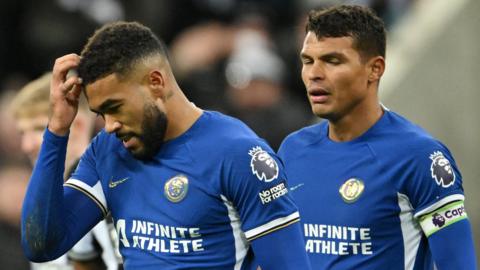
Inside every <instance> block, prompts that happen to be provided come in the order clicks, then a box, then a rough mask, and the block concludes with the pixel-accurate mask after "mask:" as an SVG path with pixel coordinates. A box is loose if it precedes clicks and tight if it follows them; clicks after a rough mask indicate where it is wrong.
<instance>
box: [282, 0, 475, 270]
mask: <svg viewBox="0 0 480 270" xmlns="http://www.w3.org/2000/svg"><path fill="white" fill-rule="evenodd" d="M385 44H386V38H385V29H384V24H383V22H382V21H381V20H380V19H379V18H378V17H377V16H376V15H374V14H373V12H372V11H371V10H370V9H368V8H365V7H360V6H348V5H342V6H336V7H331V8H328V9H324V10H315V11H312V12H311V13H310V14H309V17H308V22H307V25H306V36H305V39H304V43H303V48H302V51H301V55H300V57H301V61H302V63H303V68H302V73H301V74H302V79H303V82H304V84H305V87H306V90H307V96H308V99H309V101H310V105H311V108H312V111H313V113H314V114H315V115H316V116H318V117H320V118H323V119H325V120H327V121H323V122H320V123H319V124H315V125H312V126H309V127H306V128H303V129H301V130H299V131H297V132H294V133H293V134H291V135H289V136H288V137H287V138H286V139H285V140H284V142H283V143H282V146H281V147H280V150H279V156H280V157H281V159H282V160H283V162H284V164H285V172H286V174H287V178H288V179H289V185H290V187H291V190H292V191H293V192H292V196H293V197H294V199H295V201H296V203H297V205H298V207H299V210H300V214H301V215H302V226H303V230H304V236H305V238H306V246H305V247H306V251H307V253H308V254H309V258H310V260H311V264H312V268H313V269H329V270H335V269H391V270H400V269H402V270H404V269H429V270H430V269H434V265H436V268H437V269H440V270H442V269H452V270H453V269H464V270H465V269H476V265H475V264H476V262H475V261H476V260H475V254H474V245H473V240H472V232H471V228H470V223H469V220H468V218H467V213H466V211H465V208H464V195H463V188H462V178H461V175H460V172H459V171H458V168H457V166H456V164H455V161H454V160H453V158H452V155H451V153H450V152H449V150H448V149H447V148H446V147H445V146H444V145H443V144H442V143H441V142H439V141H438V140H436V139H435V138H433V137H432V136H431V135H429V134H428V133H426V132H425V131H424V130H422V129H421V128H420V127H418V126H416V125H414V124H412V123H411V122H409V121H408V120H406V119H405V118H403V117H402V116H400V115H398V114H396V113H394V112H392V111H389V110H388V109H386V108H385V107H383V106H382V105H381V104H380V102H379V99H378V85H379V81H380V78H381V77H382V74H383V72H384V69H385V47H386V45H385Z"/></svg>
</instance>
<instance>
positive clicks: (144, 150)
mask: <svg viewBox="0 0 480 270" xmlns="http://www.w3.org/2000/svg"><path fill="white" fill-rule="evenodd" d="M128 150H129V151H130V153H131V154H132V156H133V157H134V158H136V159H140V160H150V159H152V158H153V157H154V156H155V155H156V153H157V152H158V149H156V148H154V147H145V146H144V145H143V144H141V145H138V146H137V147H135V148H131V149H128Z"/></svg>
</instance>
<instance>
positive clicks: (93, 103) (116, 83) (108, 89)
mask: <svg viewBox="0 0 480 270" xmlns="http://www.w3.org/2000/svg"><path fill="white" fill-rule="evenodd" d="M127 87H128V84H127V83H126V82H125V81H122V80H120V79H119V77H118V76H117V75H116V74H110V75H107V76H106V77H103V78H100V79H98V80H96V81H94V82H92V83H90V84H88V85H87V86H85V96H86V98H87V101H88V106H89V107H90V109H91V110H93V111H97V110H98V109H99V107H100V106H101V105H102V104H103V103H104V102H106V101H108V100H111V99H120V98H125V96H124V95H125V94H126V93H125V91H126V88H127ZM127 98H128V97H127Z"/></svg>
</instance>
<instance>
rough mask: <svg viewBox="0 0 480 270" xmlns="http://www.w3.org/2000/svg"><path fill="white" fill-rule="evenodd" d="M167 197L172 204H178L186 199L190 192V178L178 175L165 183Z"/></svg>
mask: <svg viewBox="0 0 480 270" xmlns="http://www.w3.org/2000/svg"><path fill="white" fill-rule="evenodd" d="M164 190H165V197H167V199H168V200H169V201H171V202H174V203H177V202H179V201H181V200H183V199H184V198H185V196H186V195H187V192H188V178H187V177H185V176H184V175H176V176H174V177H172V178H170V179H169V180H168V181H167V182H166V183H165V187H164Z"/></svg>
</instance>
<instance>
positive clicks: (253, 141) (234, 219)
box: [65, 111, 299, 270]
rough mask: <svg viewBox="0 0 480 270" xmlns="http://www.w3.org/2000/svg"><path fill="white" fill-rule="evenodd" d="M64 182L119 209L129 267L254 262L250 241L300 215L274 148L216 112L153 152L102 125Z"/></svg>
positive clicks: (247, 265)
mask: <svg viewBox="0 0 480 270" xmlns="http://www.w3.org/2000/svg"><path fill="white" fill-rule="evenodd" d="M65 186H67V187H71V188H74V189H77V190H80V191H82V192H83V193H85V194H86V195H87V196H89V197H90V198H91V199H92V200H94V201H95V202H96V203H97V205H98V206H99V208H100V209H101V211H102V212H103V213H104V214H107V213H108V212H110V213H111V215H112V217H113V219H114V222H115V227H116V230H117V233H118V235H119V241H120V252H121V254H122V255H123V257H124V264H125V267H126V268H131V269H232V270H233V269H235V270H237V269H238V270H240V269H256V266H255V265H253V256H252V253H251V252H249V241H251V240H254V239H256V238H258V237H261V236H262V235H265V234H267V233H269V232H272V231H275V230H276V229H279V228H282V227H284V226H287V225H288V224H291V223H293V222H296V221H298V219H299V214H298V211H297V208H296V206H295V205H294V204H293V202H292V200H291V198H290V197H289V195H288V194H287V191H288V190H287V188H286V184H285V175H284V172H283V167H282V166H281V163H280V162H278V159H277V158H276V156H275V155H274V153H273V152H272V150H271V149H270V147H269V146H268V145H267V144H266V143H265V142H264V141H263V140H261V139H259V138H258V137H257V136H256V135H255V134H254V133H253V132H252V131H251V130H250V129H249V128H248V127H246V126H245V125H244V124H243V123H241V122H240V121H238V120H236V119H234V118H230V117H228V116H225V115H222V114H220V113H216V112H209V111H205V112H203V114H202V115H201V117H200V118H199V119H198V120H197V121H196V122H195V123H194V125H193V126H192V127H191V128H190V129H189V130H188V131H186V132H185V133H184V134H182V135H181V136H179V137H177V138H175V139H173V140H170V141H167V142H165V143H164V145H163V146H162V147H161V150H160V151H159V153H157V154H156V155H155V157H154V158H153V159H152V160H150V161H141V160H137V159H135V158H133V156H131V154H130V153H129V152H128V150H126V149H125V148H124V147H123V146H122V142H121V141H120V140H118V139H117V138H116V137H115V136H114V135H111V134H107V133H105V132H103V131H102V132H101V133H99V135H97V137H96V138H95V139H94V140H93V142H92V144H91V146H90V147H89V149H88V150H87V151H86V153H85V154H84V156H83V157H82V159H81V161H80V163H79V166H78V168H77V170H76V172H75V173H74V174H73V175H72V177H71V179H69V180H68V181H67V182H66V183H65Z"/></svg>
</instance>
